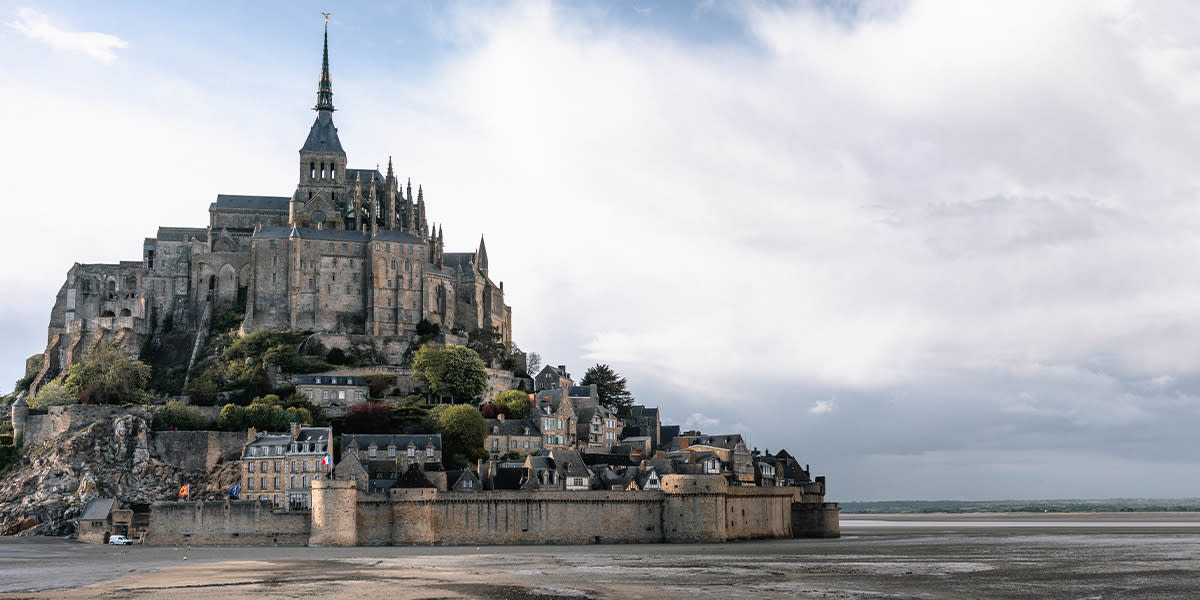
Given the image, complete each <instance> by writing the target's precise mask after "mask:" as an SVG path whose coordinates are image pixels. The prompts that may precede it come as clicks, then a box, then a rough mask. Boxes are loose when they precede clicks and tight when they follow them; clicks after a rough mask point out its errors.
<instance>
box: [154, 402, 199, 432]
mask: <svg viewBox="0 0 1200 600" xmlns="http://www.w3.org/2000/svg"><path fill="white" fill-rule="evenodd" d="M208 425H209V423H208V419H205V418H204V415H203V414H202V413H201V412H200V409H199V408H197V407H195V406H188V405H186V404H184V403H182V402H180V401H178V400H170V401H168V402H167V404H166V406H163V407H162V408H159V409H158V410H155V411H154V429H157V430H159V431H162V430H164V429H172V428H174V429H178V430H180V431H197V430H201V429H207V428H208Z"/></svg>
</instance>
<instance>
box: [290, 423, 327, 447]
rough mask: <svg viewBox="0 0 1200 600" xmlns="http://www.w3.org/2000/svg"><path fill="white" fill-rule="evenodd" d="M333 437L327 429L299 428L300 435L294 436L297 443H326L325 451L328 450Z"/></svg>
mask: <svg viewBox="0 0 1200 600" xmlns="http://www.w3.org/2000/svg"><path fill="white" fill-rule="evenodd" d="M332 437H333V430H332V429H330V428H329V427H301V428H300V433H299V434H297V435H296V441H297V442H326V447H325V449H326V451H328V450H329V445H328V443H329V442H331V441H332V440H331V438H332Z"/></svg>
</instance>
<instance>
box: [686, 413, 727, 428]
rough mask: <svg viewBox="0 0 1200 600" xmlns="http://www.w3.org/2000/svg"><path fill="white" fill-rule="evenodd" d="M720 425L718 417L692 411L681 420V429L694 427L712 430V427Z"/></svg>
mask: <svg viewBox="0 0 1200 600" xmlns="http://www.w3.org/2000/svg"><path fill="white" fill-rule="evenodd" d="M720 425H721V421H720V419H714V418H712V417H709V416H706V415H704V414H703V413H692V414H690V415H688V417H687V419H684V421H683V429H684V430H685V431H686V430H689V429H695V430H699V431H705V432H712V431H713V428H714V427H719V426H720Z"/></svg>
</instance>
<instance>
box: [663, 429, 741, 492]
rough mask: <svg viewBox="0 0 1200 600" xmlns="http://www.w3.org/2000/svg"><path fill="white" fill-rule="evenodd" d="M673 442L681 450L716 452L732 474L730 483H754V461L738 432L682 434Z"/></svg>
mask: <svg viewBox="0 0 1200 600" xmlns="http://www.w3.org/2000/svg"><path fill="white" fill-rule="evenodd" d="M673 444H674V445H675V446H676V448H674V449H675V450H678V451H681V452H690V453H695V452H712V453H714V454H716V455H717V457H719V458H720V460H721V461H722V462H723V463H724V464H726V465H727V467H728V471H729V473H731V474H732V481H731V483H734V484H735V485H754V462H753V459H752V457H751V456H750V451H749V450H748V449H747V448H746V442H745V441H744V440H743V439H742V436H741V435H740V434H736V433H735V434H726V435H703V434H683V435H680V436H678V437H676V438H675V440H674V442H673ZM692 462H696V461H695V460H693V461H692Z"/></svg>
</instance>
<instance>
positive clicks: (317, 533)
mask: <svg viewBox="0 0 1200 600" xmlns="http://www.w3.org/2000/svg"><path fill="white" fill-rule="evenodd" d="M357 500H358V487H357V486H356V485H355V484H354V482H353V481H339V480H336V479H318V480H316V481H313V482H312V529H311V530H310V531H309V534H308V545H309V546H355V545H357V544H358V503H357Z"/></svg>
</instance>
